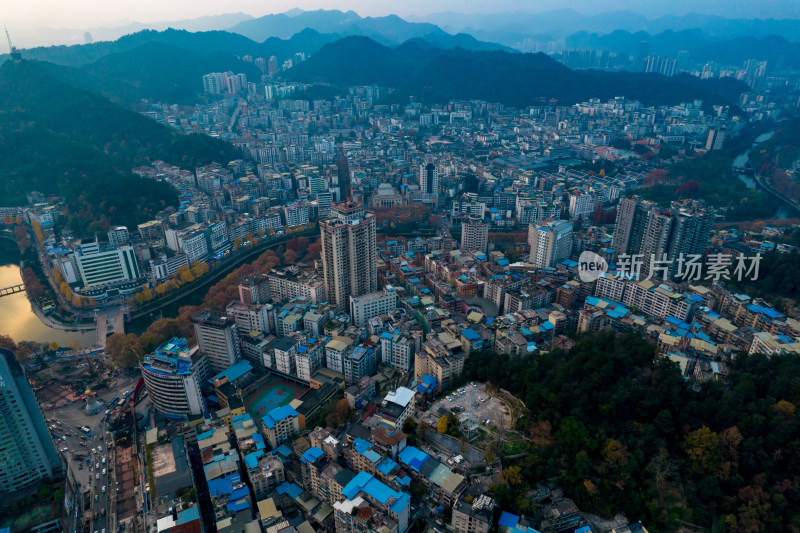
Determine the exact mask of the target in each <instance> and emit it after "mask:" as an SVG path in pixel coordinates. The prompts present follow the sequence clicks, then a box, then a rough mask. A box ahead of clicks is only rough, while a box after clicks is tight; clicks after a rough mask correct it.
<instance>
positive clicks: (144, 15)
mask: <svg viewBox="0 0 800 533" xmlns="http://www.w3.org/2000/svg"><path fill="white" fill-rule="evenodd" d="M294 7H299V8H301V9H307V10H311V9H342V10H347V9H352V10H354V11H356V12H358V13H359V14H361V15H363V16H380V15H386V14H389V13H395V14H398V15H401V16H407V15H426V14H430V13H435V12H442V11H456V12H462V13H486V12H499V11H513V10H524V11H532V12H538V11H544V10H549V9H559V8H564V7H572V8H574V9H576V10H577V11H579V12H582V13H586V14H592V13H597V12H599V11H612V10H616V9H630V10H631V11H635V12H639V13H642V14H645V15H648V16H661V15H664V14H674V15H682V14H685V13H686V12H688V11H696V12H701V13H712V14H719V15H724V16H728V17H747V18H751V17H761V18H767V17H775V18H787V17H792V18H794V17H800V0H650V1H646V0H492V1H491V2H487V1H486V0H480V1H475V0H392V1H388V0H339V1H330V0H229V1H226V2H220V1H219V0H3V1H2V2H0V22H4V23H7V24H9V25H13V24H19V25H20V26H23V25H24V26H27V27H30V26H48V27H60V28H90V27H93V26H95V27H96V26H115V25H121V24H125V23H128V22H132V21H138V22H157V21H168V20H182V19H190V18H195V17H199V16H203V15H215V14H221V13H235V12H243V13H247V14H250V15H253V16H261V15H265V14H268V13H279V12H283V11H286V10H289V9H292V8H294Z"/></svg>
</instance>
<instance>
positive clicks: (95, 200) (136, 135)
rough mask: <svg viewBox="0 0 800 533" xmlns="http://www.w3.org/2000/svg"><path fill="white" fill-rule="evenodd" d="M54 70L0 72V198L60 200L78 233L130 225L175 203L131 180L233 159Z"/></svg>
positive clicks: (207, 141) (171, 196) (216, 145)
mask: <svg viewBox="0 0 800 533" xmlns="http://www.w3.org/2000/svg"><path fill="white" fill-rule="evenodd" d="M63 73H64V71H63V70H62V69H60V68H58V67H55V66H54V65H51V64H48V63H43V62H36V61H22V62H20V63H13V62H6V63H5V64H3V65H2V67H0V197H2V198H3V203H4V204H6V205H9V204H12V205H13V204H17V205H21V204H24V202H25V193H26V192H27V191H30V190H39V191H41V192H42V193H44V194H46V195H57V196H62V197H64V198H65V200H66V203H67V216H66V223H67V224H68V225H69V226H71V227H72V228H73V229H75V230H76V231H78V232H79V233H81V234H91V233H94V232H100V231H104V230H105V229H106V228H107V227H108V226H109V225H110V224H125V225H128V226H133V225H135V224H136V223H139V222H142V221H144V220H147V219H149V218H151V217H152V216H153V215H154V214H155V212H157V211H158V210H160V209H163V208H164V207H166V206H168V205H175V204H176V203H177V196H176V193H175V191H174V190H173V189H172V188H171V187H169V186H167V185H165V184H161V183H157V182H153V181H151V180H143V179H141V178H138V177H136V176H134V175H133V174H131V172H130V170H131V168H132V167H133V166H136V165H140V164H147V163H148V162H149V161H153V160H156V159H161V160H164V161H168V162H170V163H173V164H176V165H179V166H181V167H183V168H187V169H192V168H194V167H195V166H197V165H202V164H207V163H209V162H212V161H219V162H221V163H227V162H228V161H230V160H232V159H236V158H237V157H238V156H239V154H238V152H237V151H236V150H235V149H234V148H233V147H232V146H231V145H229V144H227V143H224V142H222V141H219V140H216V139H212V138H210V137H207V136H204V135H190V136H184V135H180V134H178V133H176V132H173V131H172V130H170V129H169V128H167V127H165V126H161V125H159V124H157V123H156V122H154V121H152V120H150V119H149V118H146V117H144V116H142V115H139V114H137V113H134V112H132V111H128V110H126V109H124V108H122V107H120V106H118V105H116V104H114V103H112V102H110V101H109V100H108V99H106V98H104V97H102V96H98V95H96V94H93V93H90V92H88V91H85V90H82V89H79V88H77V87H75V86H74V85H72V84H70V83H68V82H67V81H65V80H64V78H63Z"/></svg>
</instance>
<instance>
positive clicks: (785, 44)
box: [566, 30, 800, 67]
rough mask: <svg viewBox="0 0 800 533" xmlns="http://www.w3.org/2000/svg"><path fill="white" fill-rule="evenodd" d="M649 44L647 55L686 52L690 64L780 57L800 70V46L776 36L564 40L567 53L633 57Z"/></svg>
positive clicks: (694, 33)
mask: <svg viewBox="0 0 800 533" xmlns="http://www.w3.org/2000/svg"><path fill="white" fill-rule="evenodd" d="M643 41H646V42H647V43H649V48H650V53H652V54H656V55H667V56H673V57H674V56H675V55H676V54H677V53H678V52H679V51H681V50H686V51H688V52H689V55H690V57H691V58H692V60H694V61H718V62H722V63H724V64H728V65H736V64H739V65H741V64H743V63H744V62H745V61H746V60H748V59H755V60H765V61H768V62H775V61H777V59H778V58H779V57H781V56H783V63H784V65H785V66H787V67H788V66H800V42H791V41H789V40H787V39H784V38H783V37H780V36H778V35H769V36H767V37H752V36H750V37H735V38H732V39H724V40H719V39H711V38H709V37H707V36H706V35H704V34H703V33H702V32H700V31H699V30H684V31H679V32H674V31H665V32H662V33H659V34H656V35H651V34H649V33H647V32H636V33H630V32H627V31H623V30H617V31H614V32H611V33H607V34H604V35H600V34H597V33H592V34H589V33H587V32H579V33H576V34H574V35H571V36H570V37H569V38H567V40H566V44H567V48H570V49H594V50H609V51H612V52H617V53H622V54H625V55H635V54H636V53H637V49H638V47H639V45H640V44H641V43H642V42H643Z"/></svg>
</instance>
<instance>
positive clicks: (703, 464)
mask: <svg viewBox="0 0 800 533" xmlns="http://www.w3.org/2000/svg"><path fill="white" fill-rule="evenodd" d="M683 450H684V451H685V452H686V455H687V456H688V457H689V463H690V465H691V467H692V472H694V473H695V474H698V475H699V476H701V477H702V476H710V475H714V474H715V473H716V472H717V470H718V469H719V466H720V449H719V437H717V434H716V433H714V432H713V431H711V430H710V429H709V428H708V426H703V427H701V428H700V429H697V430H695V431H692V432H691V433H689V434H688V435H687V436H686V438H685V439H684V441H683Z"/></svg>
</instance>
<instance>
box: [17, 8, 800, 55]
mask: <svg viewBox="0 0 800 533" xmlns="http://www.w3.org/2000/svg"><path fill="white" fill-rule="evenodd" d="M603 6H604V9H605V10H606V11H605V12H600V13H598V12H596V9H593V10H588V9H586V10H584V11H583V13H581V12H578V11H575V10H574V9H570V8H567V9H553V10H549V11H541V12H536V11H533V10H527V9H526V10H525V11H510V12H504V13H487V14H474V13H457V12H441V13H435V14H431V15H425V16H406V17H404V18H401V17H399V16H397V15H386V16H378V17H362V16H360V15H359V14H357V13H356V12H354V11H339V10H316V11H303V10H301V9H293V10H290V11H286V12H284V13H279V14H271V15H265V16H262V17H258V18H254V17H253V16H251V15H248V14H245V13H229V14H223V15H212V16H205V17H199V18H195V19H185V20H175V21H162V22H150V23H142V22H135V21H128V22H125V23H124V24H119V25H114V26H110V27H87V28H79V29H53V28H30V27H25V26H21V27H17V26H15V25H13V24H12V25H11V27H10V30H11V33H12V37H13V39H14V41H15V44H16V45H17V46H18V47H21V48H30V47H32V46H39V45H52V44H78V43H84V42H85V41H84V39H85V35H84V32H88V33H89V34H90V35H91V37H92V39H93V40H94V41H95V42H96V41H103V40H114V39H118V38H119V37H122V36H123V35H127V34H130V33H133V32H137V31H141V30H144V29H153V30H165V29H168V28H173V29H185V30H188V31H212V30H228V31H231V32H234V33H239V34H241V35H244V36H247V37H250V38H252V39H255V40H257V41H263V40H264V39H266V38H268V37H282V38H284V39H285V38H289V37H291V36H292V35H294V34H295V33H297V32H299V31H301V30H303V29H305V28H312V29H315V30H316V31H318V32H320V33H336V34H340V35H342V36H346V35H365V36H368V37H372V38H373V39H375V40H377V41H379V42H383V43H384V44H399V43H401V42H403V41H406V40H408V39H411V38H413V37H424V36H427V37H431V38H433V36H439V37H440V38H442V37H446V36H447V35H448V34H451V35H454V34H458V33H465V34H469V35H470V36H472V37H474V38H476V39H478V40H482V41H489V42H494V43H499V44H502V45H505V46H511V47H515V46H520V45H522V44H523V43H524V41H525V39H535V38H552V39H561V38H566V37H569V36H570V35H572V34H574V33H576V32H589V33H598V34H607V33H611V32H613V31H615V30H622V31H627V32H631V33H635V32H640V31H644V32H648V33H651V34H658V33H661V32H665V31H670V30H671V31H676V32H677V31H683V30H689V29H697V30H699V31H701V32H702V33H703V34H704V35H706V36H708V37H709V38H712V39H727V38H733V37H742V36H753V37H765V36H767V35H773V34H774V35H780V36H782V37H784V38H785V39H787V40H792V41H794V40H798V39H799V38H800V10H795V11H798V13H796V15H792V14H793V13H795V11H793V10H791V9H788V8H787V9H784V10H783V13H784V14H785V16H787V17H790V16H796V17H797V18H780V19H778V18H769V16H770V15H769V13H771V12H770V11H766V10H765V11H763V12H762V11H759V12H758V14H757V16H763V17H766V18H763V19H762V18H737V15H736V10H731V11H728V13H729V15H728V16H720V15H714V14H703V13H687V14H683V15H668V16H658V17H653V16H650V17H648V16H645V15H642V14H640V13H639V12H638V11H639V9H640V8H636V10H635V11H634V10H629V9H615V6H619V7H620V8H621V7H623V5H622V4H620V3H619V2H617V3H613V2H612V3H610V4H606V3H604V4H603ZM584 7H587V6H584ZM398 9H399V6H398ZM487 9H489V7H487ZM641 9H644V7H641ZM591 11H594V12H593V13H592V14H584V13H586V12H591ZM673 12H674V11H673Z"/></svg>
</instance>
